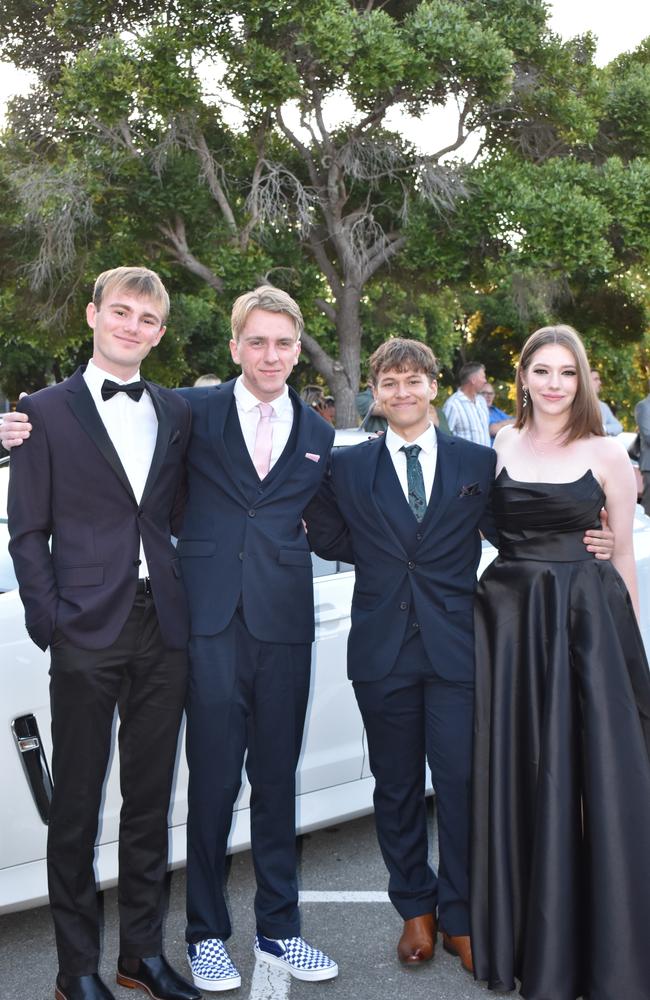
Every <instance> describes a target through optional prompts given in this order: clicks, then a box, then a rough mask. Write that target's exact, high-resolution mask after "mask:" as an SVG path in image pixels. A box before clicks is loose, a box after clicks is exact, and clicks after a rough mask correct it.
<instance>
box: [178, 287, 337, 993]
mask: <svg viewBox="0 0 650 1000" xmlns="http://www.w3.org/2000/svg"><path fill="white" fill-rule="evenodd" d="M302 329H303V319H302V315H301V313H300V309H299V307H298V305H297V304H296V303H295V302H294V301H293V299H291V298H290V296H289V295H287V294H286V292H283V291H281V290H280V289H277V288H272V287H270V286H262V287H260V288H258V289H256V290H255V291H253V292H248V293H247V294H245V295H242V296H241V297H240V298H239V299H237V301H236V302H235V304H234V307H233V311H232V334H233V336H232V340H231V342H230V350H231V353H232V357H233V360H234V361H235V362H236V363H237V364H239V365H241V369H242V373H241V375H240V376H239V378H237V379H234V380H232V381H230V382H226V383H223V384H222V385H218V386H211V387H209V388H193V389H187V390H182V394H183V396H184V397H185V398H186V399H188V400H189V402H190V405H191V408H192V438H191V442H190V448H189V451H188V462H187V469H188V501H187V507H186V511H185V519H184V523H183V530H182V533H181V535H180V538H179V543H178V554H179V556H180V560H181V565H182V570H183V579H184V581H185V587H186V590H187V596H188V600H189V606H190V617H191V629H190V631H191V637H190V646H189V652H190V683H189V692H188V700H187V756H188V763H189V771H190V785H189V813H188V827H187V831H188V857H187V912H188V928H187V940H188V957H189V961H190V965H191V968H192V974H193V977H194V982H195V984H196V985H197V986H200V987H202V988H203V989H208V990H226V989H232V988H234V987H237V986H239V985H240V983H241V979H240V975H239V972H238V971H237V969H236V968H235V966H234V965H233V963H232V961H231V960H230V957H229V955H228V952H227V950H226V945H225V943H224V942H225V941H226V940H227V938H228V937H229V936H230V934H231V926H230V919H229V915H228V909H227V906H226V901H225V897H224V880H225V862H226V849H227V842H228V834H229V830H230V825H231V822H232V814H233V806H234V803H235V799H236V798H237V794H238V792H239V788H240V785H241V771H242V765H243V762H244V757H246V771H247V774H248V778H249V780H250V784H251V805H250V809H251V838H252V850H253V861H254V865H255V874H256V878H257V893H256V896H255V917H256V924H257V935H256V939H255V945H254V948H255V954H256V956H257V957H258V958H259V959H260V960H263V961H266V962H269V963H271V964H275V965H278V966H280V967H282V968H285V969H286V970H287V971H288V972H290V974H291V975H293V976H295V977H296V978H298V979H304V980H322V979H331V978H333V977H334V976H336V975H337V972H338V969H337V966H336V963H334V962H333V961H332V960H331V959H329V958H328V957H327V956H326V955H324V954H323V952H321V951H320V950H319V949H317V948H312V947H311V946H310V945H308V944H307V943H306V942H305V941H304V940H303V938H302V937H301V936H300V918H299V913H298V885H297V872H296V829H295V770H296V765H297V762H298V755H299V753H300V747H301V743H302V734H303V727H304V722H305V713H306V708H307V697H308V693H309V681H310V667H311V643H312V641H313V638H314V606H313V582H312V569H311V555H310V551H309V545H308V543H307V539H306V536H305V531H304V528H303V525H302V520H301V518H302V512H303V510H304V508H305V506H306V505H307V503H308V502H309V500H310V499H311V498H312V496H313V495H314V494H315V493H316V491H317V490H318V488H319V486H320V484H321V481H322V478H323V475H324V472H325V469H326V466H327V460H328V456H329V452H330V448H331V445H332V441H333V437H334V432H333V430H332V427H331V426H330V425H329V424H328V423H327V422H326V421H324V420H323V419H322V418H321V417H320V416H319V415H318V414H317V413H316V412H315V411H314V410H312V409H311V408H309V407H307V406H305V405H304V404H303V403H302V402H301V400H300V399H299V397H298V396H297V395H296V393H295V392H294V391H293V390H292V389H290V388H288V386H287V384H286V381H287V378H288V376H289V375H290V374H291V372H292V370H293V367H294V365H295V364H296V362H297V360H298V356H299V354H300V335H301V333H302Z"/></svg>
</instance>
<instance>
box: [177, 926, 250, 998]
mask: <svg viewBox="0 0 650 1000" xmlns="http://www.w3.org/2000/svg"><path fill="white" fill-rule="evenodd" d="M187 961H188V962H189V965H190V969H191V970H192V979H193V980H194V985H195V986H198V988H199V989H200V990H235V989H237V987H239V986H241V976H240V975H239V973H238V971H237V969H236V968H235V966H234V965H233V964H232V962H231V960H230V955H229V954H228V950H227V948H226V946H225V944H224V943H223V941H222V940H221V938H206V940H205V941H197V942H196V944H189V945H188V946H187Z"/></svg>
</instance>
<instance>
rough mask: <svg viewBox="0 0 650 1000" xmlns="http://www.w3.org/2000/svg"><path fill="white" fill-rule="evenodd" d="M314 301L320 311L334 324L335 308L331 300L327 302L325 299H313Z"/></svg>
mask: <svg viewBox="0 0 650 1000" xmlns="http://www.w3.org/2000/svg"><path fill="white" fill-rule="evenodd" d="M314 302H315V303H316V305H317V306H318V308H319V309H320V311H321V312H322V313H324V314H325V316H327V318H328V320H330V322H331V323H333V324H334V325H335V326H336V309H335V308H334V306H333V305H332V303H331V302H327V301H326V300H325V299H320V298H317V299H314Z"/></svg>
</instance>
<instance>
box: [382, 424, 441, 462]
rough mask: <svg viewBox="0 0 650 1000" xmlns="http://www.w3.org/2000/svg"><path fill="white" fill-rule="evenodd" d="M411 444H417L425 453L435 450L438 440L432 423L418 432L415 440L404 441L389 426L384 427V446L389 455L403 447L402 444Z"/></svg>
mask: <svg viewBox="0 0 650 1000" xmlns="http://www.w3.org/2000/svg"><path fill="white" fill-rule="evenodd" d="M412 444H417V445H419V446H420V448H421V449H422V451H423V452H425V453H426V454H427V455H429V454H431V452H433V451H435V449H436V447H437V445H438V441H437V438H436V429H435V427H434V426H433V424H429V426H428V427H427V429H426V430H425V431H423V432H422V434H420V436H419V438H416V439H415V441H405V440H404V438H403V437H400V435H399V434H396V433H395V431H393V430H391V428H390V427H388V428H387V429H386V447H387V448H388V450H389V452H390V453H391V455H394V454H395V453H396V452H398V451H399V450H400V448H403V447H404V445H407V446H408V445H412Z"/></svg>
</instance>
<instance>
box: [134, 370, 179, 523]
mask: <svg viewBox="0 0 650 1000" xmlns="http://www.w3.org/2000/svg"><path fill="white" fill-rule="evenodd" d="M145 384H146V386H147V389H148V390H149V395H150V396H151V402H152V403H153V408H154V410H155V411H156V416H157V418H158V433H157V434H156V444H155V447H154V452H153V457H152V459H151V465H150V466H149V475H148V476H147V481H146V483H145V484H144V490H143V492H142V500H141V501H140V503H141V504H143V503H144V502H145V500H146V499H147V497H148V495H149V493H150V492H151V490H152V488H153V485H154V483H155V482H156V479H157V478H158V473H159V472H160V469H161V468H162V464H163V461H164V459H165V456H166V454H167V448H168V447H169V439H170V436H171V430H172V422H171V418H170V415H169V406H168V404H167V403H166V402H165V399H164V398H163V396H162V394H161V393H160V391H159V389H158V386H156V385H153V383H152V382H146V383H145Z"/></svg>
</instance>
